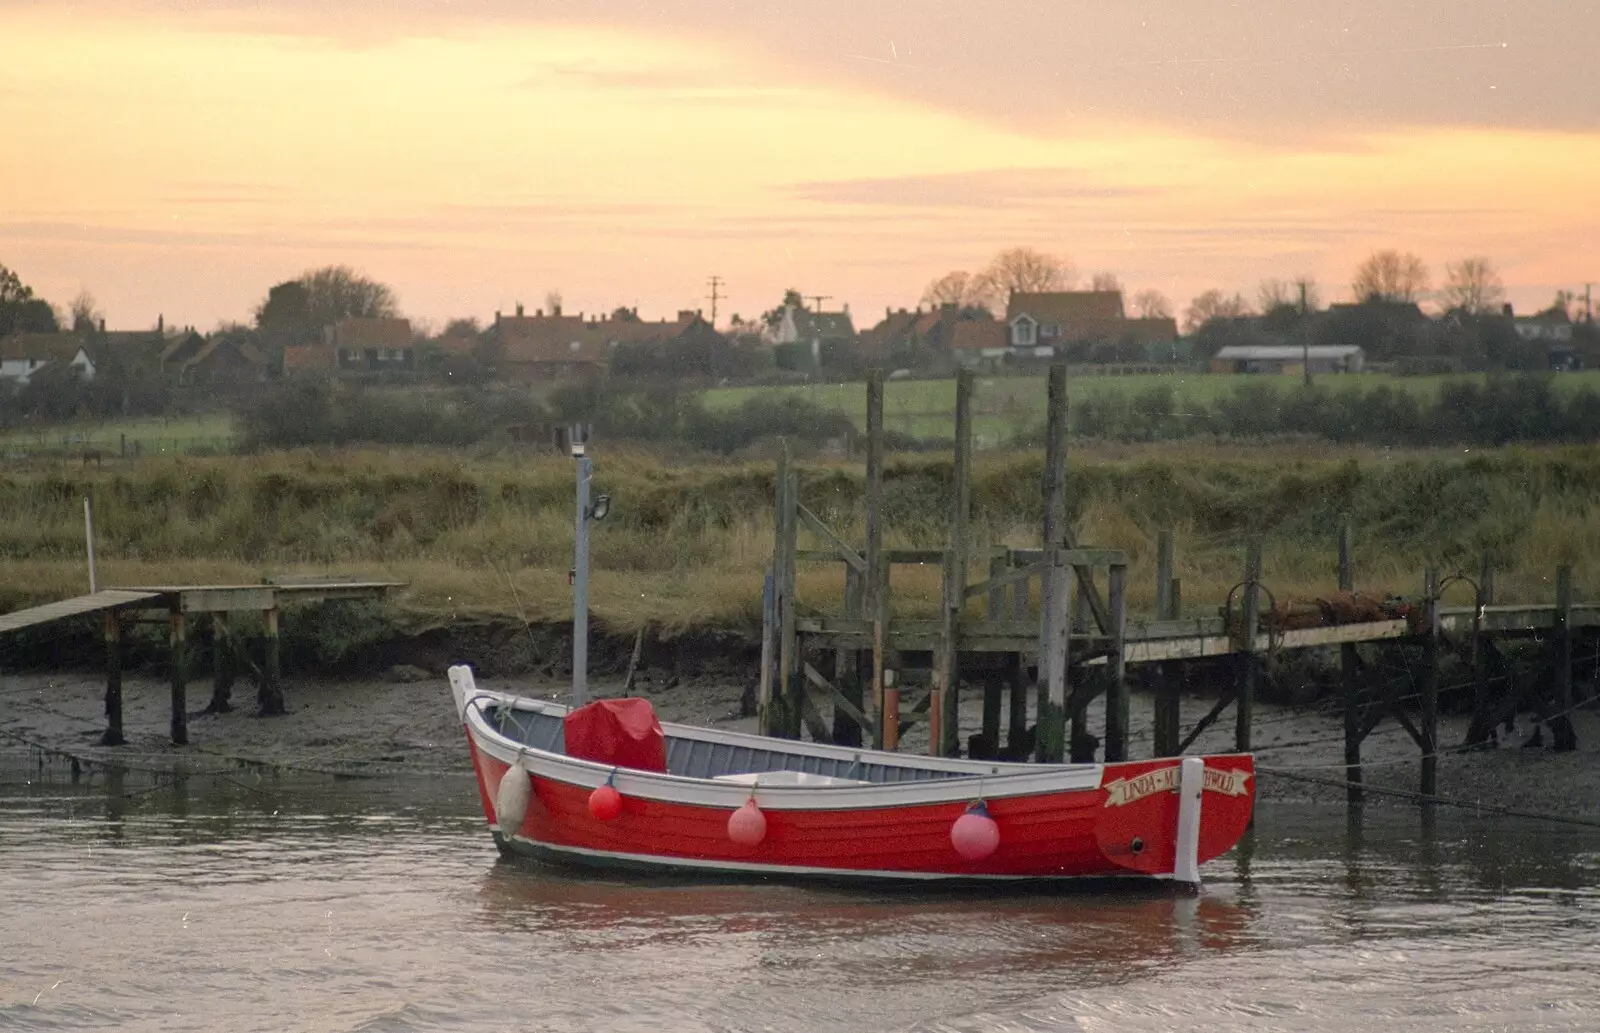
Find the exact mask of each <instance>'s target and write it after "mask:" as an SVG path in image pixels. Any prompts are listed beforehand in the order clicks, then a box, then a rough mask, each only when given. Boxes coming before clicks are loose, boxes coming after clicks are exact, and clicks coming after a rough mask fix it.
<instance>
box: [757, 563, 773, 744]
mask: <svg viewBox="0 0 1600 1033" xmlns="http://www.w3.org/2000/svg"><path fill="white" fill-rule="evenodd" d="M773 560H774V562H776V560H777V553H776V546H774V553H773ZM773 594H774V589H773V576H772V568H771V567H769V568H767V575H766V577H764V578H762V580H761V677H760V679H759V680H758V681H757V682H756V728H758V729H760V731H761V734H762V735H775V734H777V733H776V732H775V731H774V730H773V727H772V720H773V709H772V665H773V663H774V662H775V660H776V658H775V656H774V651H775V648H776V640H777V637H778V629H777V627H776V625H777V620H776V617H775V616H774V611H775V609H776V603H775V601H774V599H773Z"/></svg>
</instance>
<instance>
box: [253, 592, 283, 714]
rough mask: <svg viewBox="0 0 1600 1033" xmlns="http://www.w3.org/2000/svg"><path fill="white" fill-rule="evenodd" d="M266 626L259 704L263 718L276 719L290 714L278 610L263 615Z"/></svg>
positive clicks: (265, 612) (267, 611)
mask: <svg viewBox="0 0 1600 1033" xmlns="http://www.w3.org/2000/svg"><path fill="white" fill-rule="evenodd" d="M262 617H263V623H264V624H265V626H266V636H267V643H266V644H267V655H266V666H264V667H263V668H262V669H261V692H260V694H259V698H258V702H259V703H260V705H261V716H262V717H276V716H279V715H281V714H286V713H288V710H287V708H285V707H284V705H283V683H282V680H281V676H282V673H283V672H282V652H281V651H280V649H279V637H278V611H277V609H276V608H274V609H271V610H266V611H264V612H263V614H262Z"/></svg>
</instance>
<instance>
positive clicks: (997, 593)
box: [983, 552, 1015, 747]
mask: <svg viewBox="0 0 1600 1033" xmlns="http://www.w3.org/2000/svg"><path fill="white" fill-rule="evenodd" d="M1006 569H1007V563H1006V557H1005V553H1003V552H999V553H994V554H993V555H991V556H990V557H989V580H990V581H994V580H996V579H997V578H1001V577H1004V576H1005V574H1006ZM984 615H985V616H986V617H987V618H988V619H989V620H991V621H1001V620H1005V617H1006V586H1004V585H1001V586H1000V587H998V588H991V589H989V597H988V599H987V600H986V607H985V610H984ZM1014 655H1015V654H1011V653H1008V654H1006V663H1007V670H1009V665H1010V662H1011V657H1013V656H1014ZM1005 684H1006V680H1005V673H1004V672H1001V671H986V672H985V674H984V678H983V735H984V738H985V740H986V741H987V742H989V743H990V744H992V745H993V746H996V747H998V746H999V745H1000V712H1001V710H1002V708H1003V705H1004V702H1005V701H1004V699H1003V698H1002V697H1003V694H1004V692H1005Z"/></svg>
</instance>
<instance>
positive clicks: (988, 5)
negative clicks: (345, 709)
mask: <svg viewBox="0 0 1600 1033" xmlns="http://www.w3.org/2000/svg"><path fill="white" fill-rule="evenodd" d="M1106 8H1111V9H1113V10H1111V11H1110V12H1109V13H1108V11H1107V10H1105V9H1106ZM1597 11H1600V5H1596V4H1594V3H1588V2H1584V3H1573V2H1568V0H1523V2H1520V3H1517V4H1512V3H1502V2H1490V0H1414V2H1410V3H1404V4H1402V3H1398V2H1392V0H1346V2H1338V3H1335V2H1327V3H1320V4H1312V3H1307V2H1305V0H1252V2H1251V3H1249V4H1239V3H1233V2H1224V0H1152V2H1143V3H1140V2H1136V0H1130V2H1127V3H1119V4H1115V5H1112V4H1104V3H1097V4H1090V3H1084V2H1068V0H1056V2H1030V3H1024V2H1021V0H1018V2H982V0H965V2H959V3H958V2H956V0H895V2H875V0H810V2H806V3H791V2H765V3H738V2H733V0H595V2H591V3H582V4H580V3H563V4H557V3H537V2H523V3H518V2H511V0H506V2H494V0H455V2H453V3H444V2H425V0H388V2H384V0H363V2H349V3H344V2H329V0H323V2H317V3H312V2H309V0H282V2H275V3H268V2H265V0H260V2H248V0H233V2H228V0H121V2H116V3H112V2H97V0H87V2H77V3H57V2H53V0H52V2H30V0H0V126H3V127H4V136H3V138H0V263H3V264H5V265H7V266H10V267H11V268H13V269H15V270H17V271H18V272H19V273H20V274H21V275H22V277H23V279H24V280H25V281H26V282H28V283H30V284H32V285H33V286H34V288H35V289H36V290H37V291H38V292H39V293H40V294H42V295H43V296H45V297H47V298H49V299H50V300H51V301H54V302H56V303H58V304H62V305H64V304H65V303H67V302H68V301H70V300H71V299H72V297H73V296H74V295H76V294H77V293H78V291H79V290H80V289H88V290H89V291H90V292H91V293H92V294H93V295H94V296H95V298H96V299H97V300H98V302H99V304H100V307H101V308H102V309H104V311H105V313H106V315H107V318H108V323H109V325H111V326H112V327H114V328H124V329H127V328H135V327H140V326H145V325H149V324H153V323H154V321H155V318H156V316H157V314H158V313H160V314H163V315H165V317H166V319H167V321H168V322H169V323H185V324H193V325H196V326H198V327H201V328H202V329H208V328H210V327H211V326H213V325H215V324H216V323H218V322H219V321H221V320H229V319H241V320H242V319H247V318H248V316H249V313H250V310H251V308H252V307H253V306H254V305H255V304H256V303H257V302H258V301H259V300H260V299H261V298H262V297H263V296H264V294H265V292H266V289H267V287H268V286H270V285H271V284H272V283H274V282H277V281H280V280H284V279H288V278H291V277H293V276H295V275H296V274H298V273H299V272H301V271H303V270H305V269H307V268H310V267H313V266H318V265H325V264H330V263H342V264H349V265H353V266H355V267H356V268H358V269H360V270H362V271H363V272H365V273H367V274H368V275H370V276H372V277H374V278H376V279H380V280H382V281H384V282H386V283H389V284H391V285H392V286H393V287H394V288H395V290H396V292H397V293H398V295H399V298H400V302H401V306H402V308H403V310H404V311H405V313H406V314H407V315H410V316H412V317H414V318H419V319H422V320H428V321H432V322H434V323H442V322H443V321H444V320H445V319H448V318H451V317H454V316H465V315H476V316H478V317H479V318H482V319H486V320H487V319H489V318H492V314H493V312H494V311H495V310H496V309H503V310H509V309H511V308H512V307H513V306H514V305H515V304H516V303H517V302H519V301H521V302H523V303H525V304H526V305H528V307H529V308H530V309H531V308H534V307H537V306H539V305H541V304H542V303H543V302H542V299H543V297H544V295H545V292H546V291H548V290H552V289H557V290H559V291H560V292H561V293H562V294H563V295H564V297H565V299H566V304H567V308H568V309H569V310H571V311H579V310H582V311H585V312H592V311H596V310H601V309H604V310H609V309H611V308H614V307H615V306H617V305H624V304H625V305H638V306H639V308H640V310H641V314H643V315H646V316H651V317H655V316H661V315H666V314H670V313H671V312H674V311H676V310H677V309H679V308H702V307H703V308H709V305H708V303H707V302H706V301H705V300H704V295H705V294H706V293H707V284H706V281H707V279H708V277H710V276H711V275H712V274H718V275H720V276H722V277H723V278H724V279H725V281H726V283H727V286H726V287H725V288H724V289H725V291H726V293H727V295H728V298H727V300H726V301H724V302H723V303H722V305H721V316H722V317H723V320H724V321H725V320H726V318H727V316H728V315H729V314H731V313H733V312H738V313H741V314H743V315H746V316H753V315H755V314H757V313H759V312H760V311H761V310H763V309H765V308H770V307H771V306H772V305H773V304H775V303H776V301H777V300H778V298H779V296H780V294H781V292H782V290H783V289H784V288H785V287H789V286H793V287H797V288H799V289H800V290H801V291H802V292H804V293H807V294H824V295H832V296H833V298H834V300H832V301H830V302H828V303H826V307H829V308H836V307H838V306H839V305H840V304H841V303H842V302H848V303H850V306H851V310H852V312H854V313H856V315H857V322H858V324H870V323H871V322H872V321H873V319H874V318H876V317H881V315H882V312H883V309H884V307H885V306H887V305H895V306H900V305H908V306H909V305H911V304H913V303H915V302H916V301H917V299H918V297H919V296H920V294H921V292H922V288H923V287H924V285H925V284H926V283H927V282H928V281H929V280H931V279H932V278H934V277H935V276H938V275H939V274H941V273H944V272H946V271H948V270H951V269H957V268H966V269H976V268H978V267H979V266H981V265H982V264H983V263H984V262H985V261H986V260H987V259H988V258H989V257H990V256H991V255H992V254H993V253H994V252H995V251H996V250H998V249H1000V248H1002V247H1005V246H1008V245H1013V244H1027V245H1032V246H1035V247H1039V248H1042V249H1045V250H1048V251H1051V252H1055V253H1058V254H1061V255H1064V256H1068V257H1070V258H1071V259H1072V260H1073V262H1074V263H1075V264H1076V265H1077V266H1078V268H1079V269H1080V270H1082V271H1083V272H1084V273H1085V274H1087V273H1089V272H1093V271H1096V270H1102V269H1104V270H1110V271H1113V272H1115V273H1117V274H1118V275H1119V276H1120V277H1121V278H1122V280H1123V282H1124V283H1125V284H1126V285H1127V286H1128V288H1129V289H1130V290H1138V289H1141V288H1145V287H1154V288H1157V289H1159V290H1161V291H1163V292H1164V293H1166V294H1167V295H1168V296H1169V297H1171V298H1172V299H1173V300H1174V301H1175V302H1176V303H1177V306H1178V308H1180V309H1181V308H1182V307H1183V305H1184V304H1185V303H1186V302H1187V300H1188V299H1189V298H1190V297H1192V296H1193V295H1194V294H1197V293H1199V292H1200V291H1202V290H1204V289H1206V288H1208V287H1213V286H1217V287H1223V288H1226V289H1230V290H1233V289H1237V290H1242V291H1243V292H1244V293H1245V294H1246V296H1247V297H1249V296H1253V294H1254V291H1255V285H1256V283H1257V281H1259V280H1260V279H1261V278H1263V277H1269V276H1277V277H1290V276H1294V275H1297V274H1300V273H1302V272H1305V273H1310V274H1312V275H1314V276H1316V277H1317V278H1318V280H1319V281H1320V282H1321V284H1322V288H1323V294H1324V297H1325V299H1326V300H1338V299H1339V298H1341V297H1343V296H1345V295H1346V294H1347V293H1348V286H1347V284H1348V282H1349V279H1350V270H1351V268H1352V267H1353V266H1354V265H1355V263H1356V262H1357V261H1359V260H1360V259H1361V258H1362V257H1363V256H1364V255H1366V254H1367V253H1369V252H1370V251H1371V250H1373V249H1375V248H1379V247H1398V248H1402V249H1408V250H1413V251H1416V252H1417V253H1418V254H1420V255H1421V256H1423V258H1424V259H1425V260H1426V261H1427V262H1428V264H1429V266H1430V268H1431V269H1432V270H1433V273H1434V279H1435V281H1436V282H1437V281H1438V280H1439V279H1441V278H1442V276H1443V271H1444V265H1445V263H1446V262H1447V261H1450V260H1454V259H1459V258H1462V257H1465V256H1468V255H1477V254H1482V255H1487V256H1489V257H1490V258H1492V259H1493V260H1494V261H1495V262H1496V263H1497V264H1498V265H1499V267H1500V269H1501V271H1502V274H1503V277H1504V279H1505V281H1506V285H1507V287H1508V289H1509V293H1510V296H1511V299H1512V300H1513V301H1514V302H1515V303H1516V304H1517V306H1518V308H1519V309H1531V308H1534V307H1540V306H1543V305H1545V304H1547V303H1548V302H1549V300H1550V298H1551V296H1552V295H1553V294H1554V292H1555V291H1556V289H1557V288H1563V287H1564V288H1576V289H1579V290H1581V288H1582V283H1583V281H1584V280H1586V279H1587V280H1594V281H1600V200H1597V198H1600V192H1597V184H1600V13H1597Z"/></svg>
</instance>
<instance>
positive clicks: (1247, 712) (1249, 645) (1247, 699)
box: [1233, 537, 1261, 753]
mask: <svg viewBox="0 0 1600 1033" xmlns="http://www.w3.org/2000/svg"><path fill="white" fill-rule="evenodd" d="M1244 557H1245V558H1244V596H1243V598H1244V614H1243V616H1244V641H1243V642H1242V643H1241V645H1242V646H1243V651H1242V654H1241V657H1240V661H1241V662H1240V664H1239V699H1238V702H1237V704H1236V705H1235V708H1234V718H1235V721H1234V728H1233V744H1234V749H1236V750H1238V751H1239V752H1240V753H1249V752H1250V748H1251V747H1250V732H1251V728H1252V725H1253V723H1254V720H1255V709H1256V708H1255V702H1256V677H1257V669H1256V634H1257V633H1258V631H1259V629H1260V619H1261V592H1260V583H1261V539H1260V538H1258V537H1252V538H1251V539H1250V542H1249V544H1248V545H1246V546H1245V554H1244Z"/></svg>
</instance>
